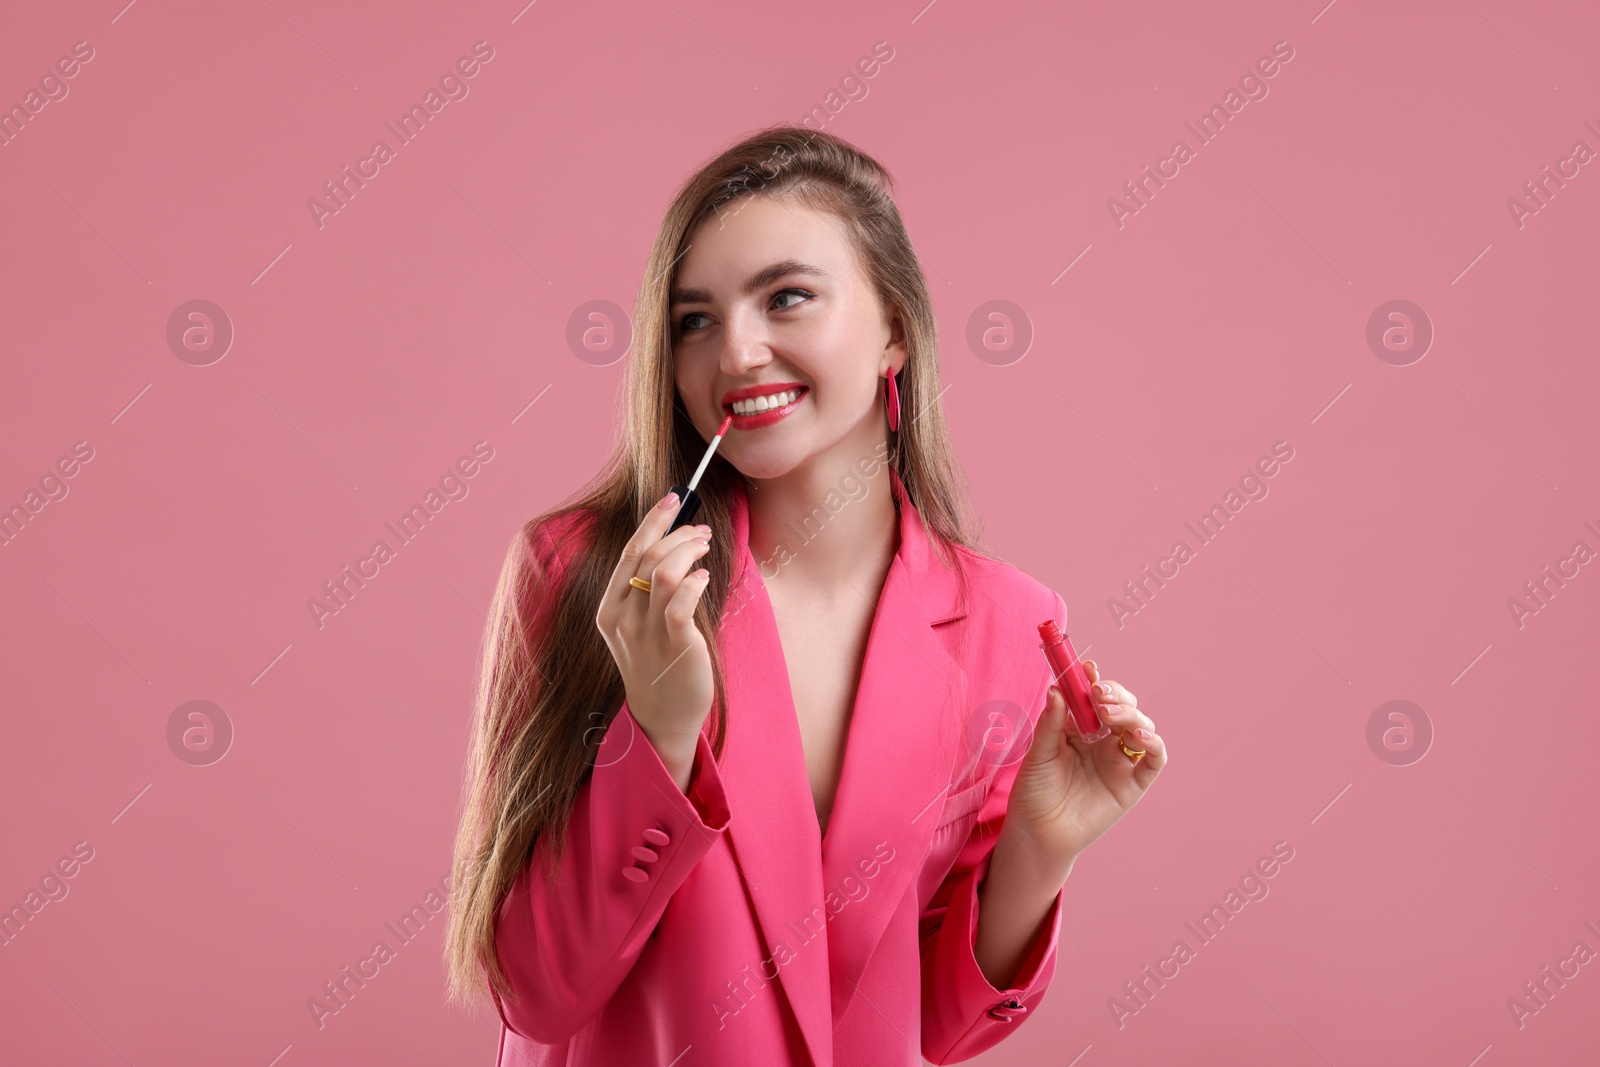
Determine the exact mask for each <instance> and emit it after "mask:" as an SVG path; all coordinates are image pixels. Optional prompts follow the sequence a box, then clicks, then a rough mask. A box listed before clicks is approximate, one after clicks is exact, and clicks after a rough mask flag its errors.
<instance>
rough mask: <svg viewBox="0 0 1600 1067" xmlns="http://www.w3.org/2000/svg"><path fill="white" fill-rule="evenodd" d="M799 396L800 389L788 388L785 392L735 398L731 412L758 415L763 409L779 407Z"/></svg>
mask: <svg viewBox="0 0 1600 1067" xmlns="http://www.w3.org/2000/svg"><path fill="white" fill-rule="evenodd" d="M799 396H800V390H798V389H790V390H789V391H788V392H785V393H772V394H770V395H768V396H758V397H754V398H751V399H748V400H735V401H734V402H733V413H734V414H735V415H759V414H760V413H761V412H763V411H770V410H772V409H773V408H781V407H783V406H784V405H785V404H792V403H794V401H795V400H796V399H797V398H798V397H799Z"/></svg>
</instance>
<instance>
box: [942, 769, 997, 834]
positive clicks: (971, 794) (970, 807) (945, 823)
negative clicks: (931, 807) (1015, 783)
mask: <svg viewBox="0 0 1600 1067" xmlns="http://www.w3.org/2000/svg"><path fill="white" fill-rule="evenodd" d="M988 795H989V779H987V778H983V779H979V780H978V781H976V782H974V783H972V784H971V785H969V786H967V787H965V788H963V789H960V790H958V791H956V792H954V793H951V794H950V795H949V797H947V798H946V799H945V802H944V811H943V812H942V813H941V814H940V815H939V825H938V831H943V830H948V829H950V828H952V827H954V826H955V825H957V824H958V823H960V822H961V821H963V820H964V819H967V818H968V817H969V816H972V815H975V814H976V813H977V811H978V809H979V808H981V807H983V801H984V798H985V797H987V796H988ZM938 831H936V832H938Z"/></svg>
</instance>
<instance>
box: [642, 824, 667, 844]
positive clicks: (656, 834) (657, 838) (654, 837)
mask: <svg viewBox="0 0 1600 1067" xmlns="http://www.w3.org/2000/svg"><path fill="white" fill-rule="evenodd" d="M644 839H645V840H646V841H648V842H650V843H651V844H652V845H665V844H667V843H668V842H670V841H671V840H672V838H670V837H668V836H667V835H666V834H664V833H662V832H661V831H660V830H657V829H656V828H655V827H654V826H652V827H650V829H648V830H646V831H645V832H644Z"/></svg>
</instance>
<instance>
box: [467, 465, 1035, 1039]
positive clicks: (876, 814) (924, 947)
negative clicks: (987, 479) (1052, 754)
mask: <svg viewBox="0 0 1600 1067" xmlns="http://www.w3.org/2000/svg"><path fill="white" fill-rule="evenodd" d="M889 472H890V478H891V481H892V482H893V491H894V493H895V494H896V498H897V499H899V500H900V501H901V508H900V548H899V551H898V553H897V555H896V556H895V559H894V562H893V564H892V565H891V567H890V570H889V573H888V576H887V578H886V579H885V582H884V587H883V591H882V594H881V596H880V598H879V600H878V607H877V613H876V615H875V617H874V619H873V623H872V629H871V634H870V637H869V639H868V644H867V651H866V658H865V662H864V665H863V667H862V672H861V681H860V686H859V689H858V691H857V694H856V700H855V706H854V711H853V714H852V719H851V721H850V724H849V740H848V744H847V746H846V752H845V756H844V765H843V770H842V777H841V778H840V781H839V788H838V792H837V794H836V797H835V801H834V807H833V810H832V813H831V815H830V818H829V823H828V831H827V834H826V836H822V835H820V834H819V827H818V823H817V816H816V809H815V806H814V804H813V802H812V798H811V790H810V786H809V784H808V779H807V775H806V767H805V756H804V751H803V749H802V747H801V743H800V732H799V725H798V722H797V720H796V717H795V709H794V703H793V698H792V695H791V690H790V686H789V679H788V671H787V668H786V663H785V660H784V656H783V649H782V646H781V645H780V643H779V638H778V630H777V623H776V619H775V617H774V615H773V612H772V607H771V602H770V601H769V600H768V598H767V594H766V586H765V584H764V582H763V581H762V577H761V571H760V567H758V566H757V564H756V561H755V559H754V557H753V555H752V554H751V552H750V549H749V544H748V539H749V521H748V504H747V501H746V500H745V498H744V491H743V484H742V483H740V489H739V492H738V495H737V499H736V501H735V502H734V504H733V514H734V538H733V545H734V546H735V547H734V551H735V552H737V553H738V556H739V558H738V560H737V561H736V562H735V564H734V579H733V587H732V588H733V592H732V593H731V594H730V597H729V600H728V608H727V612H726V613H725V614H724V618H723V621H722V625H721V627H720V631H719V634H718V640H719V647H720V648H721V650H722V652H723V654H724V655H723V664H724V667H725V671H726V675H727V677H726V681H727V686H728V737H727V741H726V747H725V749H724V753H723V758H722V760H721V761H720V762H718V761H717V760H715V759H713V757H712V755H711V747H710V744H709V742H708V740H707V738H706V735H705V734H704V733H702V734H701V737H700V745H699V752H698V755H697V757H696V761H695V770H694V772H693V777H692V779H691V782H690V787H689V792H688V794H687V795H685V794H684V793H683V792H682V791H680V790H679V788H678V786H677V784H676V783H675V782H674V781H673V780H672V778H671V776H670V775H668V773H667V770H666V768H665V766H664V765H663V764H662V762H661V759H660V757H659V756H658V755H657V754H656V751H655V749H654V748H653V747H652V746H651V744H650V742H649V740H648V739H647V738H646V737H645V735H644V733H643V731H642V730H640V729H639V727H638V724H637V723H636V722H635V720H634V718H633V716H632V714H631V712H630V711H629V709H628V706H627V703H626V702H624V703H623V704H622V707H621V710H620V711H619V712H618V713H617V716H616V719H615V720H614V722H613V723H612V725H611V727H610V729H609V730H608V731H607V732H606V735H605V739H604V741H603V742H602V743H601V745H600V747H599V750H598V754H597V755H596V757H595V766H594V769H593V772H592V774H591V777H590V778H589V779H588V780H587V781H586V782H585V784H584V785H583V786H582V788H581V790H580V792H579V793H578V797H577V802H576V805H575V807H574V810H573V815H572V822H571V831H570V837H569V840H568V844H569V847H568V850H567V853H566V855H565V857H564V858H563V861H562V866H561V868H560V871H559V877H558V878H557V879H555V880H554V881H550V880H547V879H546V878H545V877H543V874H542V870H543V868H542V863H543V854H542V852H543V848H544V843H543V839H542V838H541V839H540V840H539V842H538V843H537V844H536V845H535V850H536V855H535V857H534V862H532V863H530V865H529V866H528V867H527V868H525V869H524V870H523V872H522V874H521V876H520V877H519V878H518V880H517V882H516V884H515V885H514V887H513V889H512V891H511V892H510V893H509V894H508V895H507V897H506V899H505V901H504V902H503V904H502V907H501V909H500V912H499V917H498V922H497V928H496V940H497V945H498V947H499V951H500V955H501V959H502V961H503V963H504V965H505V967H506V969H507V971H508V974H509V976H510V979H511V983H512V987H513V989H514V990H515V991H516V994H517V996H516V997H515V998H508V999H504V1000H502V999H501V998H499V997H496V998H495V999H496V1003H497V1006H498V1007H499V1009H500V1017H501V1021H502V1023H503V1026H502V1030H501V1039H500V1049H499V1059H498V1061H497V1062H498V1063H499V1064H500V1065H502V1067H511V1065H518V1067H520V1065H524V1064H562V1065H578V1064H624V1063H628V1064H657V1065H659V1067H667V1065H669V1064H670V1065H673V1067H703V1065H728V1067H748V1065H750V1064H761V1065H771V1064H812V1065H816V1067H855V1065H871V1067H885V1065H891V1064H907V1065H920V1064H921V1062H922V1059H923V1058H926V1059H927V1060H929V1061H931V1062H933V1063H955V1062H957V1061H960V1060H964V1059H967V1058H969V1057H971V1056H974V1055H976V1054H978V1053H979V1052H982V1051H984V1050H985V1049H987V1048H990V1047H991V1046H993V1045H995V1044H996V1043H997V1042H999V1041H1001V1040H1003V1039H1004V1038H1005V1037H1006V1035H1007V1034H1010V1033H1012V1032H1013V1031H1014V1030H1015V1029H1016V1028H1017V1026H1018V1025H1020V1024H1021V1023H1022V1022H1023V1021H1024V1020H1025V1019H1026V1018H1027V1015H1028V1013H1029V1012H1030V1011H1033V1010H1034V1009H1036V1008H1037V1006H1038V1004H1039V1002H1040V1000H1041V999H1042V998H1043V997H1044V993H1045V989H1046V987H1047V986H1048V985H1049V983H1050V979H1051V977H1052V976H1053V974H1054V973H1055V962H1056V936H1057V927H1058V924H1059V919H1060V914H1061V897H1060V895H1059V894H1058V895H1057V898H1056V901H1055V903H1054V904H1053V905H1052V907H1051V909H1050V914H1049V916H1048V917H1047V919H1046V923H1045V926H1044V930H1043V932H1042V933H1041V934H1040V936H1039V937H1038V939H1037V941H1036V943H1035V944H1034V945H1033V946H1032V948H1031V950H1030V951H1029V952H1028V954H1027V957H1026V958H1025V959H1024V961H1023V965H1022V968H1021V970H1020V972H1019V973H1018V974H1017V976H1016V979H1015V981H1014V982H1013V984H1012V985H1011V986H1009V987H1007V988H1004V989H996V988H995V987H993V986H991V985H990V984H989V982H988V981H987V980H986V979H985V978H984V976H983V972H982V971H981V970H979V968H978V964H977V960H976V959H975V958H974V953H973V945H974V935H975V931H976V928H977V918H978V897H977V890H978V887H979V885H980V884H981V883H982V881H983V878H984V875H985V873H986V871H987V868H988V862H989V858H990V856H991V854H992V852H993V849H994V841H995V836H996V834H997V833H998V831H999V828H1000V825H1001V822H1002V820H1003V819H1004V816H1005V810H1006V800H1007V797H1008V796H1009V795H1010V790H1011V783H1012V782H1013V780H1014V779H1015V777H1016V772H1017V766H1018V763H1019V762H1020V760H1021V758H1022V754H1023V752H1025V751H1026V749H1027V745H1028V743H1029V740H1030V739H1031V737H1032V731H1031V724H1032V723H1033V722H1035V721H1036V720H1037V718H1038V715H1039V712H1040V710H1041V708H1042V706H1043V704H1044V694H1045V689H1046V686H1047V685H1048V684H1049V681H1050V669H1049V667H1048V665H1047V664H1046V662H1045V658H1044V655H1043V653H1041V652H1040V650H1039V640H1038V633H1037V629H1036V627H1037V625H1038V624H1039V623H1040V622H1041V621H1043V620H1044V619H1046V618H1053V619H1055V621H1056V622H1057V623H1058V624H1062V625H1063V626H1064V624H1065V621H1066V606H1065V604H1064V603H1063V602H1062V599H1061V597H1060V596H1058V595H1057V594H1055V593H1054V592H1052V591H1051V590H1050V589H1048V588H1047V587H1045V586H1043V585H1041V584H1040V583H1038V582H1036V581H1034V580H1033V579H1032V578H1030V577H1028V576H1027V575H1025V574H1023V573H1022V572H1021V571H1019V570H1017V569H1016V568H1015V567H1012V566H1010V565H1009V564H1006V563H1003V562H1000V561H998V560H991V559H988V558H985V557H982V556H978V555H976V554H973V553H968V552H966V551H965V550H962V555H963V557H964V558H965V560H966V561H967V564H968V567H967V571H968V574H969V596H970V602H969V603H968V604H966V605H965V606H963V605H961V604H959V603H958V602H957V601H958V596H957V586H956V579H955V576H954V574H953V572H951V571H950V570H948V569H946V568H945V567H943V566H941V565H940V563H939V561H938V559H937V557H936V556H934V555H933V549H932V546H931V544H930V542H929V535H928V534H927V533H926V531H925V530H924V529H923V526H922V521H921V516H920V515H919V513H918V511H917V509H916V508H915V507H914V506H913V505H912V504H911V502H910V501H909V500H908V499H907V498H906V497H905V490H904V486H903V485H902V484H901V482H900V479H899V477H898V475H897V474H896V473H895V472H894V471H893V469H892V468H889ZM842 506H845V507H848V506H849V505H848V503H845V504H843V505H842ZM835 510H837V509H835ZM537 536H539V537H541V538H549V537H551V534H549V533H548V532H541V533H540V534H539V535H537ZM556 538H557V540H559V533H558V534H557V535H556ZM540 547H542V548H544V549H548V548H550V547H551V544H550V543H547V544H546V545H544V546H540ZM791 547H796V548H797V550H798V551H804V549H803V548H798V546H796V545H791ZM713 548H715V546H713ZM572 550H573V549H568V552H569V553H570V551H572ZM544 558H549V557H544ZM766 566H768V567H769V569H770V568H771V567H772V566H773V564H767V565H766ZM774 573H775V572H774Z"/></svg>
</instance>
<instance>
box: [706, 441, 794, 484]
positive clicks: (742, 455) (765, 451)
mask: <svg viewBox="0 0 1600 1067" xmlns="http://www.w3.org/2000/svg"><path fill="white" fill-rule="evenodd" d="M726 458H727V460H728V462H729V463H731V464H733V468H734V470H736V471H738V472H739V473H740V474H742V475H744V476H745V477H746V478H750V479H753V480H755V481H765V480H767V479H770V478H781V477H783V476H784V475H785V474H788V473H789V472H790V471H792V470H794V469H795V468H796V467H798V466H799V465H800V464H801V462H802V461H804V459H805V456H804V455H802V454H801V453H800V452H799V451H798V450H796V449H794V448H774V447H764V448H746V449H740V450H739V454H738V455H731V454H730V455H729V456H727V457H726Z"/></svg>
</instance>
